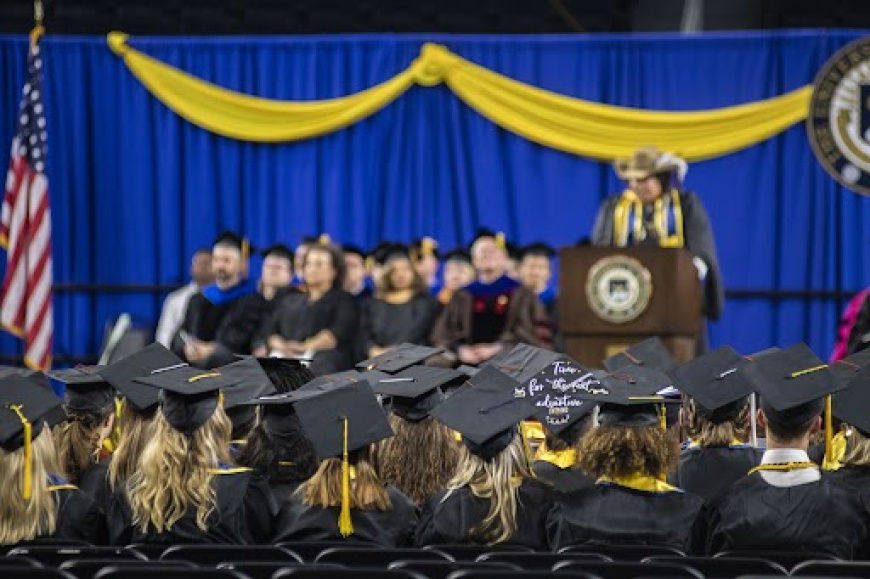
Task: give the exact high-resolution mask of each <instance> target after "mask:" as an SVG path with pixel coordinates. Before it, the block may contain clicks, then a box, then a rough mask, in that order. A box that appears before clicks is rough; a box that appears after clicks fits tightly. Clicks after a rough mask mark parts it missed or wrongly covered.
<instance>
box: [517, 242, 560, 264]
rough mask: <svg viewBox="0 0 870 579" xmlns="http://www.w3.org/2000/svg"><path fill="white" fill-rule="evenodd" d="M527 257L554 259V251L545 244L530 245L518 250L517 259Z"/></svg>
mask: <svg viewBox="0 0 870 579" xmlns="http://www.w3.org/2000/svg"><path fill="white" fill-rule="evenodd" d="M529 256H533V257H546V258H547V259H553V258H554V257H556V250H555V249H553V248H552V247H550V246H549V245H547V244H546V243H532V244H529V245H526V246H524V247H521V248H520V250H519V258H520V259H521V260H522V259H525V258H526V257H529Z"/></svg>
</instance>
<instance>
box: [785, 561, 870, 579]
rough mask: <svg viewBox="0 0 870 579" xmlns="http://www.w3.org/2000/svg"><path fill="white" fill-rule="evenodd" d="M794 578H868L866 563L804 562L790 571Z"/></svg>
mask: <svg viewBox="0 0 870 579" xmlns="http://www.w3.org/2000/svg"><path fill="white" fill-rule="evenodd" d="M791 574H792V576H794V577H807V576H816V577H870V562H867V561H804V562H803V563H798V564H797V566H795V568H794V569H792V571H791Z"/></svg>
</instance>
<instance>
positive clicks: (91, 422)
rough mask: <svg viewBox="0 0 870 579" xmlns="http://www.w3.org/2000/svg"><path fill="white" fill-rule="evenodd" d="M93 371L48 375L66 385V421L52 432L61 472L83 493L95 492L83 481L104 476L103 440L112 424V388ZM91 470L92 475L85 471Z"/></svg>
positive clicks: (113, 404)
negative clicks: (95, 476)
mask: <svg viewBox="0 0 870 579" xmlns="http://www.w3.org/2000/svg"><path fill="white" fill-rule="evenodd" d="M96 370H97V368H95V367H90V368H88V367H84V366H83V367H78V368H73V369H71V370H57V371H54V372H50V373H49V376H50V377H51V378H54V379H55V380H57V381H58V382H62V383H63V384H66V392H65V393H64V398H65V402H66V403H65V404H64V411H65V412H66V420H65V421H64V422H62V423H61V424H59V425H57V426H56V427H55V430H54V440H55V444H56V446H57V449H58V458H59V460H60V465H61V469H63V470H62V472H63V474H64V475H65V477H66V478H67V480H69V481H70V482H71V483H72V484H74V485H78V486H79V488H81V489H82V490H84V491H85V492H88V491H89V490H90V491H94V492H96V489H94V488H93V485H94V482H95V481H93V480H90V481H89V482H88V483H87V485H85V484H83V481H84V480H85V479H94V476H93V475H98V476H105V474H106V471H107V469H108V456H103V455H102V449H103V440H105V439H106V438H107V437H108V436H109V435H110V434H111V433H112V428H113V427H114V425H115V389H114V388H112V385H111V384H109V383H108V382H106V381H105V379H104V378H102V377H101V376H100V375H99V374H97V373H96ZM98 463H101V464H100V466H99V467H97V464H98ZM91 470H93V474H91V473H89V472H88V471H91ZM91 496H94V495H91Z"/></svg>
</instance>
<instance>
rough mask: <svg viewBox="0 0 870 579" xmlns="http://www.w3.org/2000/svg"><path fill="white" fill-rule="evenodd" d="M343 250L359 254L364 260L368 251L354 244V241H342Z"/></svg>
mask: <svg viewBox="0 0 870 579" xmlns="http://www.w3.org/2000/svg"><path fill="white" fill-rule="evenodd" d="M341 251H342V253H344V254H345V255H358V256H360V257H361V258H362V259H363V260H365V258H366V257H367V256H366V252H365V251H363V250H362V248H361V247H359V246H358V245H353V244H352V243H342V244H341Z"/></svg>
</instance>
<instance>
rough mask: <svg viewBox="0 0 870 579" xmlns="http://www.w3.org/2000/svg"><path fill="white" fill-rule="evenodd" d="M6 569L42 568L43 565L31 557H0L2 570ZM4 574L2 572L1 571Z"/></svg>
mask: <svg viewBox="0 0 870 579" xmlns="http://www.w3.org/2000/svg"><path fill="white" fill-rule="evenodd" d="M6 567H42V563H40V562H39V561H37V560H36V559H31V558H29V557H23V556H22V557H0V569H2V570H3V571H5V570H6ZM0 572H2V571H0Z"/></svg>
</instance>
